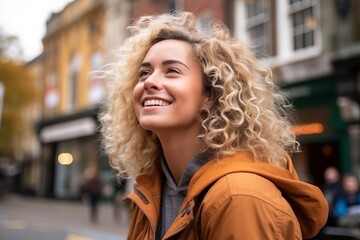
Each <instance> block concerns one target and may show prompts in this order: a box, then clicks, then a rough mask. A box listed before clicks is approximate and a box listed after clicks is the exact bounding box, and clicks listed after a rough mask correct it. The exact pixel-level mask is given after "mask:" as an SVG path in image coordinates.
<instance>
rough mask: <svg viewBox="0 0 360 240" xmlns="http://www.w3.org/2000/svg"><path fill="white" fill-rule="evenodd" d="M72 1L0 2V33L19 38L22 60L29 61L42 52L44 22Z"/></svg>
mask: <svg viewBox="0 0 360 240" xmlns="http://www.w3.org/2000/svg"><path fill="white" fill-rule="evenodd" d="M72 1H73V0H0V31H1V32H2V33H3V34H6V35H14V36H17V37H18V38H19V42H20V46H21V48H22V50H23V53H24V56H23V57H24V60H25V61H30V60H32V59H34V58H35V57H37V56H38V55H40V53H41V52H42V50H43V46H42V38H43V37H44V35H45V31H46V20H47V19H48V18H49V17H50V15H51V13H52V12H59V11H61V10H62V9H63V8H64V7H65V6H66V5H67V4H68V3H70V2H72Z"/></svg>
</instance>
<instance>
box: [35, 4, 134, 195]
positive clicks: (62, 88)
mask: <svg viewBox="0 0 360 240" xmlns="http://www.w3.org/2000/svg"><path fill="white" fill-rule="evenodd" d="M127 3H128V1H122V0H109V1H98V0H76V1H73V2H71V3H69V4H68V5H67V6H66V7H65V8H64V9H63V10H62V11H61V12H59V13H53V14H52V15H51V16H50V18H49V19H48V21H47V23H46V34H45V36H44V38H43V45H44V51H43V61H42V63H43V72H42V75H43V77H44V98H43V109H44V110H43V114H42V118H41V120H40V121H38V123H37V131H38V135H39V139H40V141H41V146H42V148H41V149H42V154H41V162H42V165H43V166H44V169H45V170H46V171H43V172H42V175H41V178H42V179H41V180H42V182H43V183H44V184H43V185H42V187H41V188H40V189H38V194H39V195H43V196H48V197H55V198H71V199H72V198H78V197H80V194H81V187H82V184H83V181H84V171H85V169H86V168H87V166H89V165H92V164H96V165H97V166H98V167H99V168H100V172H101V177H102V179H103V181H104V183H105V189H104V193H105V196H107V197H110V196H111V194H112V190H113V186H114V173H113V171H112V169H111V168H110V166H109V164H108V161H107V158H106V156H104V154H103V153H102V151H101V143H100V140H99V133H98V126H99V123H98V111H99V103H100V102H101V100H102V98H103V95H104V88H105V86H104V79H102V78H100V77H98V75H97V74H96V73H95V72H96V71H97V70H99V69H100V68H101V67H102V66H103V65H104V64H105V63H106V59H107V58H110V57H111V56H110V54H109V49H112V48H114V47H115V46H116V45H118V44H120V42H121V41H122V40H123V39H124V33H125V31H124V27H122V26H125V25H126V24H127V21H128V19H129V8H128V4H127ZM112 36H114V37H112Z"/></svg>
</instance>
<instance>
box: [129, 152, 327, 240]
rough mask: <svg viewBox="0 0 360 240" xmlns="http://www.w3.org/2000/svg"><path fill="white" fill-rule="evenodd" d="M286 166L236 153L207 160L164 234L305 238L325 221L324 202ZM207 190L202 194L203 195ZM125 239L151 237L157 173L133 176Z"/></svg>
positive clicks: (177, 236) (253, 239) (154, 223)
mask: <svg viewBox="0 0 360 240" xmlns="http://www.w3.org/2000/svg"><path fill="white" fill-rule="evenodd" d="M288 165H289V166H288V169H285V168H281V167H277V166H273V165H271V164H268V163H260V162H254V161H253V159H252V158H251V156H250V154H248V153H245V152H239V153H237V154H235V155H234V156H230V157H226V158H224V159H222V160H220V161H214V160H212V161H209V162H208V163H206V164H205V165H204V166H203V167H201V168H200V169H199V170H198V171H197V172H196V173H195V175H194V176H193V177H192V179H191V181H190V184H189V188H188V194H187V196H186V198H185V200H184V202H183V205H182V207H181V211H180V213H179V214H178V216H177V217H176V219H175V220H174V222H173V223H172V225H171V226H170V228H169V229H168V231H167V232H166V234H165V236H164V238H163V239H187V240H188V239H213V240H219V239H242V240H260V239H261V240H264V239H284V240H291V239H303V238H310V237H313V236H315V235H316V234H317V233H318V232H319V231H320V229H321V228H322V227H323V226H324V224H325V222H326V220H327V216H328V204H327V201H326V199H325V198H324V196H323V194H322V192H321V191H320V190H319V189H318V188H317V187H315V186H313V185H311V184H308V183H305V182H302V181H300V180H299V177H298V175H297V173H296V171H295V169H294V167H293V165H292V163H291V160H290V161H289V164H288ZM205 193H206V194H205ZM128 199H130V200H131V207H130V211H131V220H130V228H129V234H128V239H131V240H133V239H139V240H147V239H155V232H156V227H157V223H158V219H159V212H160V200H161V172H160V171H158V172H154V173H153V174H150V175H141V176H139V177H138V178H137V183H136V184H135V188H134V192H133V193H130V194H129V195H128Z"/></svg>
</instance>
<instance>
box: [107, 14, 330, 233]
mask: <svg viewBox="0 0 360 240" xmlns="http://www.w3.org/2000/svg"><path fill="white" fill-rule="evenodd" d="M195 26H196V21H195V17H194V15H193V14H191V13H182V12H180V13H173V14H163V15H156V16H144V17H141V18H140V19H139V20H138V21H136V22H135V23H134V24H133V25H132V26H130V27H129V29H130V31H131V37H130V38H129V39H127V41H126V42H125V44H124V45H123V46H122V48H121V49H120V52H119V54H120V55H119V56H118V58H119V62H118V64H115V69H114V72H113V75H115V78H113V79H112V80H113V81H112V82H111V83H110V84H111V85H110V86H109V88H108V90H109V93H108V94H107V97H108V99H107V106H106V108H105V110H104V111H105V112H104V113H103V114H102V117H101V121H102V124H103V134H104V140H105V148H106V150H107V153H108V154H109V156H110V159H111V165H112V166H114V167H116V168H117V169H118V170H119V173H120V176H137V178H136V183H135V186H134V192H132V193H130V194H129V195H128V199H129V200H130V201H131V207H130V209H131V219H130V228H129V235H128V239H164V238H166V239H243V240H247V239H251V240H256V239H286V240H289V239H302V238H303V237H304V238H310V237H312V236H315V235H316V234H317V233H318V231H319V230H320V229H321V228H322V227H323V225H324V224H325V222H326V219H327V216H328V204H327V202H326V199H325V198H324V196H323V194H322V192H321V191H320V189H319V188H317V187H315V186H313V185H311V184H308V183H305V182H303V181H300V180H299V177H298V175H297V173H296V171H295V169H294V166H293V164H292V161H291V159H290V157H289V155H288V154H287V151H288V152H290V153H291V152H294V151H297V150H298V143H297V142H296V140H295V136H294V134H293V132H292V131H291V125H290V123H289V122H288V119H287V117H286V116H287V109H288V107H289V105H288V104H287V102H286V100H285V99H284V97H283V96H282V95H280V93H279V92H278V91H277V86H276V85H275V83H274V81H273V80H272V78H271V72H270V70H269V69H268V68H266V67H263V66H262V65H261V64H260V62H258V61H257V60H256V58H255V57H254V56H253V54H252V53H251V52H250V51H249V50H248V49H247V48H246V47H245V46H244V44H242V43H241V42H239V41H238V40H236V39H234V38H231V37H230V36H229V33H228V29H226V27H225V26H222V25H216V26H214V27H213V29H212V31H211V33H209V34H207V33H203V32H200V31H198V30H197V29H196V27H195ZM110 76H111V75H110ZM131 99H132V101H131ZM289 108H290V107H289Z"/></svg>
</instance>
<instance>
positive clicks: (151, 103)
mask: <svg viewBox="0 0 360 240" xmlns="http://www.w3.org/2000/svg"><path fill="white" fill-rule="evenodd" d="M168 105H169V103H168V102H165V101H163V100H159V99H151V100H146V101H145V102H144V106H145V107H148V106H168Z"/></svg>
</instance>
